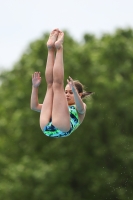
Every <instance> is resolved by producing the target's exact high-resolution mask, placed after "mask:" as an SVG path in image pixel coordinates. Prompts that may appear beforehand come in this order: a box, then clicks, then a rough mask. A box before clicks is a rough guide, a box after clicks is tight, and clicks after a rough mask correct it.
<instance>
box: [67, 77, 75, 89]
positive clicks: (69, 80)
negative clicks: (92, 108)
mask: <svg viewBox="0 0 133 200" xmlns="http://www.w3.org/2000/svg"><path fill="white" fill-rule="evenodd" d="M67 83H68V84H69V86H70V88H71V90H72V92H74V91H75V90H76V87H75V85H74V82H73V79H72V78H71V77H70V76H69V79H67Z"/></svg>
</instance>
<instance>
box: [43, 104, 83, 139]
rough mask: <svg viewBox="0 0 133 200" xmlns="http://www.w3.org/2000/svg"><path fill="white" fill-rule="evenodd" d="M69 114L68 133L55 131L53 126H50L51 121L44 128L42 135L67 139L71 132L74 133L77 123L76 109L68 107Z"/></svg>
mask: <svg viewBox="0 0 133 200" xmlns="http://www.w3.org/2000/svg"><path fill="white" fill-rule="evenodd" d="M68 108H69V113H70V130H69V131H68V132H62V131H60V130H59V129H57V128H56V127H55V126H53V125H52V121H50V122H49V123H48V124H47V126H45V127H44V129H43V133H44V134H45V135H47V136H49V137H55V138H59V137H67V136H69V135H70V134H71V133H72V132H73V131H75V130H76V129H77V128H78V126H79V125H80V123H79V118H78V113H77V110H76V107H75V106H74V105H72V106H69V107H68Z"/></svg>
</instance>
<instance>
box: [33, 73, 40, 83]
mask: <svg viewBox="0 0 133 200" xmlns="http://www.w3.org/2000/svg"><path fill="white" fill-rule="evenodd" d="M40 83H41V76H40V72H34V74H32V85H33V87H38V86H39V85H40Z"/></svg>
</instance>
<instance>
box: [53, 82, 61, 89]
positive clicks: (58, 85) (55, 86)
mask: <svg viewBox="0 0 133 200" xmlns="http://www.w3.org/2000/svg"><path fill="white" fill-rule="evenodd" d="M62 88H63V82H61V81H54V82H53V90H56V89H57V90H58V89H62Z"/></svg>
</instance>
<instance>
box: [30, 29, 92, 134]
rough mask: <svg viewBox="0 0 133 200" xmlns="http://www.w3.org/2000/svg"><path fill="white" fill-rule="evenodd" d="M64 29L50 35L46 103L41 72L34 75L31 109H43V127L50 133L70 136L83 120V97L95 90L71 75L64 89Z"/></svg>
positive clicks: (46, 72) (84, 108)
mask: <svg viewBox="0 0 133 200" xmlns="http://www.w3.org/2000/svg"><path fill="white" fill-rule="evenodd" d="M63 40H64V33H63V32H62V31H60V30H59V29H54V30H53V31H52V32H51V34H50V36H49V39H48V42H47V48H48V56H47V63H46V69H45V78H46V83H47V91H46V95H45V98H44V101H43V104H39V103H38V87H39V85H40V83H41V76H40V72H34V74H33V75H32V94H31V109H32V110H35V111H38V112H40V127H41V129H42V131H43V133H44V134H45V135H47V136H49V137H55V138H59V137H66V136H69V135H70V134H71V133H72V132H73V131H74V130H76V129H77V128H78V127H79V125H80V124H81V123H82V122H83V120H84V117H85V113H86V104H85V103H84V102H83V101H82V99H83V98H84V97H86V96H89V95H90V94H91V92H85V91H84V90H83V85H82V84H81V83H80V82H79V81H74V80H73V79H72V78H71V77H69V79H68V80H67V85H66V87H65V91H64V64H63Z"/></svg>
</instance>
